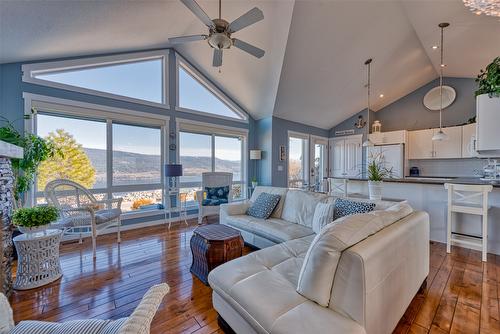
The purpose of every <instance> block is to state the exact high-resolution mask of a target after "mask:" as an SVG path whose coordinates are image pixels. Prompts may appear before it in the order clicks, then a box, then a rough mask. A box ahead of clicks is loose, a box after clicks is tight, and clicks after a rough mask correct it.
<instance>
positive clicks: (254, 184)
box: [252, 176, 258, 188]
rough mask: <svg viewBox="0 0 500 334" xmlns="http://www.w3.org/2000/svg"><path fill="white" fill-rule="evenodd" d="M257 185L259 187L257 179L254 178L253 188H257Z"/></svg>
mask: <svg viewBox="0 0 500 334" xmlns="http://www.w3.org/2000/svg"><path fill="white" fill-rule="evenodd" d="M257 185H258V182H257V177H255V176H254V177H252V188H255V187H257Z"/></svg>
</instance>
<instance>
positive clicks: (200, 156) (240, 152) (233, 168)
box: [179, 130, 246, 204]
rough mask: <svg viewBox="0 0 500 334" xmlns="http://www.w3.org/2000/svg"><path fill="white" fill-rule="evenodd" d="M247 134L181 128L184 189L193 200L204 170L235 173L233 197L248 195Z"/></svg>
mask: <svg viewBox="0 0 500 334" xmlns="http://www.w3.org/2000/svg"><path fill="white" fill-rule="evenodd" d="M245 140H246V137H245V136H239V135H238V136H237V135H227V134H217V133H215V132H214V133H210V134H207V133H197V132H191V131H183V130H181V131H179V158H180V162H181V164H182V168H183V174H184V175H183V176H182V177H181V178H180V182H181V184H180V187H181V191H182V192H184V193H187V199H188V201H192V202H191V203H190V204H194V203H195V202H194V200H195V198H194V196H195V192H196V190H200V185H201V181H202V180H201V173H203V172H230V173H233V197H234V199H235V200H238V199H243V198H246V184H245V177H244V175H245V171H244V165H245V162H244V160H245V157H244V150H245Z"/></svg>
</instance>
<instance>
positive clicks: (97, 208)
mask: <svg viewBox="0 0 500 334" xmlns="http://www.w3.org/2000/svg"><path fill="white" fill-rule="evenodd" d="M45 198H46V199H47V203H48V204H51V205H54V206H55V207H56V208H58V209H59V212H60V219H59V220H58V221H57V222H56V223H54V224H53V227H55V228H60V229H63V230H64V232H65V233H69V234H79V235H80V243H81V242H82V233H88V232H87V230H89V231H90V234H91V236H92V256H93V258H94V259H95V257H96V239H97V235H98V234H99V232H100V231H102V230H104V229H105V228H108V227H112V226H116V227H117V229H118V232H117V234H118V243H119V242H120V241H121V240H120V226H121V218H120V217H121V213H122V210H121V205H122V200H123V199H122V198H112V199H104V200H101V201H98V200H97V199H96V198H95V197H94V195H92V194H91V193H90V191H88V190H87V189H86V188H85V187H83V186H82V185H80V184H78V183H76V182H73V181H71V180H67V179H58V180H54V181H51V182H49V183H47V185H46V186H45Z"/></svg>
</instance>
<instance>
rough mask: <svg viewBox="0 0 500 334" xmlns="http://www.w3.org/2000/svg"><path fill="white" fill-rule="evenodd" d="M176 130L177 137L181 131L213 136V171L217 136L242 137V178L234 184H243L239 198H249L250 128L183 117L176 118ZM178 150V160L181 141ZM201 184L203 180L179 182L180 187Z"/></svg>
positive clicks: (178, 158) (178, 159)
mask: <svg viewBox="0 0 500 334" xmlns="http://www.w3.org/2000/svg"><path fill="white" fill-rule="evenodd" d="M175 122H176V124H175V131H176V138H177V139H179V138H180V137H179V134H180V132H189V133H196V134H202V135H209V136H211V137H212V140H211V147H212V150H211V159H212V160H211V168H212V171H215V137H216V136H219V137H232V138H234V137H241V142H242V143H241V180H240V181H234V180H233V185H234V184H241V185H242V198H241V199H237V200H236V201H239V200H245V199H247V198H248V194H247V189H248V133H249V131H248V129H245V128H237V127H232V126H224V125H215V124H209V125H208V124H207V123H204V122H197V121H192V120H188V119H183V118H176V121H175ZM177 144H178V145H177V146H178V147H177V151H176V161H180V152H181V149H180V145H179V144H180V143H179V141H178V143H177ZM199 185H201V182H184V183H182V182H179V188H190V187H193V188H194V187H197V186H199Z"/></svg>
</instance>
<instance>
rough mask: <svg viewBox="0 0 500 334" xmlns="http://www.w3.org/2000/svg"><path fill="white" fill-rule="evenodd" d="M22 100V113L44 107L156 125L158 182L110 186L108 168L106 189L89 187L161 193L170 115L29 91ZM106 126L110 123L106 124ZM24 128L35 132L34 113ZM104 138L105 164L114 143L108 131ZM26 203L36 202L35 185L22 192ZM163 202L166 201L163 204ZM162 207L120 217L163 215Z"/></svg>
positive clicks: (61, 112)
mask: <svg viewBox="0 0 500 334" xmlns="http://www.w3.org/2000/svg"><path fill="white" fill-rule="evenodd" d="M23 99H24V114H31V110H32V108H35V109H36V108H37V107H40V108H43V109H49V110H50V111H51V113H54V114H60V115H61V116H80V117H82V118H90V119H92V118H99V119H103V120H106V122H109V120H115V121H117V122H130V123H133V124H137V125H138V126H141V125H144V126H148V125H149V126H159V127H160V130H161V146H162V147H161V154H160V161H161V173H160V183H152V184H132V185H113V184H112V175H111V176H110V175H109V174H110V172H111V171H112V165H111V169H107V175H106V182H107V185H106V188H96V189H90V191H91V192H92V193H106V194H110V193H111V194H112V193H115V192H126V191H132V192H133V191H142V190H151V189H161V191H162V194H164V187H165V176H164V172H163V166H164V165H165V163H166V161H167V160H168V137H169V136H168V133H169V122H170V117H169V116H166V115H158V114H151V113H145V112H140V111H135V110H130V109H123V108H116V107H108V106H103V105H99V104H93V103H87V102H80V101H74V100H68V99H61V98H56V97H52V96H46V95H39V94H31V93H25V92H24V93H23ZM108 126H109V125H108ZM25 131H27V132H30V133H36V113H35V114H34V115H33V117H31V118H30V119H27V120H25ZM106 135H107V136H108V138H107V147H106V151H107V161H108V164H109V163H111V164H112V161H113V160H112V154H113V152H112V150H109V147H112V145H113V142H112V138H110V137H111V133H110V132H109V131H106ZM25 196H26V197H25V200H26V203H27V204H28V205H29V206H34V205H35V198H36V192H35V187H32V188H31V189H30V191H29V192H27V193H26V195H25ZM165 200H166V199H165V198H163V202H165ZM163 205H165V203H163ZM163 213H164V210H147V211H144V212H141V213H139V212H134V211H132V212H126V213H123V214H122V216H123V218H124V219H129V218H135V217H146V216H154V215H158V214H163Z"/></svg>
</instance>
